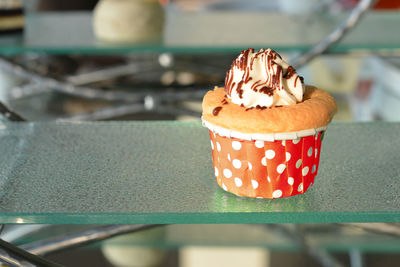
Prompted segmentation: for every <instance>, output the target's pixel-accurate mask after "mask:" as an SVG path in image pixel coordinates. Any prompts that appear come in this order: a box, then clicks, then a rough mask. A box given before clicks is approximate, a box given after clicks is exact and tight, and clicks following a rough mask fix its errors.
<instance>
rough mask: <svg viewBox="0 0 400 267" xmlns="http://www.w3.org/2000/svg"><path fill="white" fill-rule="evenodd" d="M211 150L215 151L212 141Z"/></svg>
mask: <svg viewBox="0 0 400 267" xmlns="http://www.w3.org/2000/svg"><path fill="white" fill-rule="evenodd" d="M211 149H212V150H214V144H213V142H212V141H211Z"/></svg>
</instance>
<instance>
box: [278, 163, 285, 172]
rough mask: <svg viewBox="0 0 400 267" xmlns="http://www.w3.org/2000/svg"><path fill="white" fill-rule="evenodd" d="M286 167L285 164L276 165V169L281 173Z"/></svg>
mask: <svg viewBox="0 0 400 267" xmlns="http://www.w3.org/2000/svg"><path fill="white" fill-rule="evenodd" d="M285 169H286V165H285V164H279V165H278V167H276V171H277V172H278V173H279V174H281V173H283V171H284V170H285Z"/></svg>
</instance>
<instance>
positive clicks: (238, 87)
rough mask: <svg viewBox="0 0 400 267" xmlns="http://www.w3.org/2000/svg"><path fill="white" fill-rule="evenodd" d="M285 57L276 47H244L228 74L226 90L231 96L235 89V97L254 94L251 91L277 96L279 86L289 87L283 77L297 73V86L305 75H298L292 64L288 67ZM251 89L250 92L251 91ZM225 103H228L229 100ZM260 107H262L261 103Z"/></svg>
mask: <svg viewBox="0 0 400 267" xmlns="http://www.w3.org/2000/svg"><path fill="white" fill-rule="evenodd" d="M281 61H282V57H281V56H280V55H279V54H278V53H277V52H275V51H274V50H272V49H266V50H264V49H260V50H259V51H257V52H254V49H252V48H249V49H247V50H243V51H242V52H241V54H240V55H239V56H238V57H237V58H236V59H235V60H234V61H233V62H232V65H231V69H230V70H229V71H228V72H227V74H226V78H225V91H226V93H227V95H228V97H231V96H232V93H233V96H234V98H235V99H234V100H235V101H236V100H237V98H239V99H243V98H245V97H248V96H250V97H252V95H251V93H252V92H251V91H253V92H255V93H259V94H264V95H267V96H268V97H273V96H274V94H275V90H283V89H285V88H284V83H283V79H290V78H293V77H294V76H295V79H294V86H295V87H296V85H297V80H301V82H303V78H302V77H301V76H298V75H297V73H296V70H295V69H294V68H293V67H292V66H288V67H287V69H284V68H286V67H285V66H287V65H285V64H286V63H285V64H284V63H282V62H281ZM281 64H282V65H281ZM255 77H257V78H258V79H257V80H256V79H255ZM246 90H251V91H250V92H248V91H246ZM245 91H246V92H245ZM248 93H249V94H250V95H247V94H248ZM289 93H290V92H289ZM240 102H242V101H239V103H240ZM221 103H222V104H223V105H225V104H227V103H226V102H221ZM258 109H261V107H259V108H258Z"/></svg>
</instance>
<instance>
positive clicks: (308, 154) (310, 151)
mask: <svg viewBox="0 0 400 267" xmlns="http://www.w3.org/2000/svg"><path fill="white" fill-rule="evenodd" d="M312 152H313V147H312V146H311V147H310V148H309V149H308V151H307V156H309V157H311V156H312Z"/></svg>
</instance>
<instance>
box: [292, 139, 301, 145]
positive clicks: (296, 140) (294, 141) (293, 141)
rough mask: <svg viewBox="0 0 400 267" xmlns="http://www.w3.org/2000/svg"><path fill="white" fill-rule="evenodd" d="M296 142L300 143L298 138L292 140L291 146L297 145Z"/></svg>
mask: <svg viewBox="0 0 400 267" xmlns="http://www.w3.org/2000/svg"><path fill="white" fill-rule="evenodd" d="M298 142H300V138H297V139H294V140H292V143H293V144H297V143H298Z"/></svg>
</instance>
